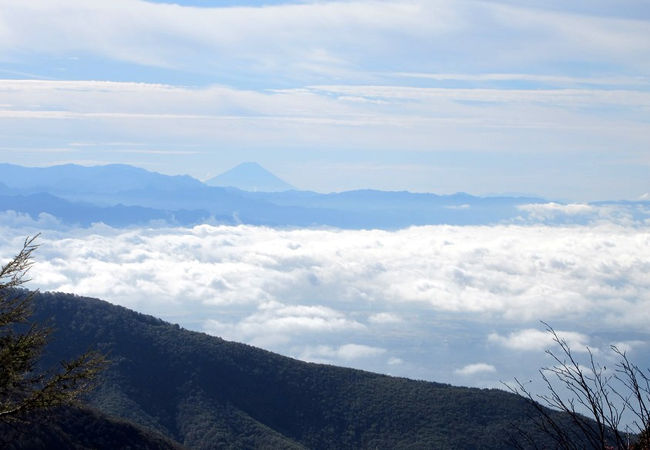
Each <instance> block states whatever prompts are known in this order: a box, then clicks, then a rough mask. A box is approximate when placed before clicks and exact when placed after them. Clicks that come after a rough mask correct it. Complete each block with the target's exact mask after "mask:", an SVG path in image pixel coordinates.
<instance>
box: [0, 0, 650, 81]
mask: <svg viewBox="0 0 650 450" xmlns="http://www.w3.org/2000/svg"><path fill="white" fill-rule="evenodd" d="M541 5H543V3H540V4H539V5H534V6H533V7H522V6H512V5H506V4H499V3H497V2H473V1H464V0H453V1H451V0H436V1H428V2H422V1H406V2H402V1H351V2H310V3H299V4H284V5H267V6H264V7H255V8H252V7H228V8H192V7H180V6H178V5H172V4H154V3H148V2H144V1H138V0H115V1H112V2H110V3H105V2H99V1H88V2H83V3H79V2H78V1H75V0H59V1H57V2H56V3H52V2H48V1H46V0H39V1H31V2H13V1H11V0H4V1H2V2H0V6H1V8H0V11H2V13H1V14H0V38H1V40H0V42H1V43H2V44H0V45H2V46H3V47H4V49H5V51H21V52H35V53H48V52H51V53H55V54H64V55H77V54H79V53H82V54H83V53H91V54H94V55H99V56H104V57H109V58H113V59H116V60H120V61H128V62H134V63H138V64H147V65H157V66H163V67H175V68H179V67H181V68H183V67H187V66H191V65H193V64H196V62H197V60H201V61H203V63H204V65H207V67H206V68H204V70H215V69H220V68H228V67H229V66H230V67H233V66H242V65H243V66H244V68H245V69H248V70H255V71H275V72H284V73H285V74H286V73H289V72H290V71H291V70H294V71H297V72H298V76H297V77H298V78H299V77H300V76H301V75H304V74H305V73H312V74H314V73H318V72H321V73H329V74H339V75H340V74H341V73H346V72H353V71H354V69H355V68H356V67H358V66H359V65H362V66H363V65H368V66H370V63H371V62H372V61H374V62H375V65H377V64H378V62H379V63H380V64H381V65H384V66H388V67H390V68H391V69H393V70H396V69H398V68H400V64H399V63H402V64H403V62H404V58H403V57H401V58H400V55H404V54H407V55H412V54H413V53H415V54H416V55H415V56H424V55H431V54H437V55H440V56H446V55H453V54H456V55H458V59H459V60H460V61H461V62H462V65H464V66H470V67H471V66H472V65H480V64H481V63H482V64H483V65H485V64H486V63H488V62H489V63H490V64H491V65H497V66H504V65H505V66H512V65H513V64H514V63H520V62H527V61H530V60H531V59H532V58H535V60H536V61H540V60H541V61H544V62H546V61H558V60H559V61H564V60H577V61H585V60H586V61H593V60H597V61H598V60H601V61H608V62H610V63H611V62H615V63H617V64H619V65H620V64H624V65H626V66H627V67H630V68H647V65H646V62H645V60H644V56H647V54H648V51H649V50H650V44H648V42H647V39H646V36H647V35H648V32H649V29H650V26H649V25H648V22H647V21H643V20H630V19H621V18H606V17H593V16H589V15H588V14H576V13H573V12H571V13H567V12H563V11H561V8H557V9H556V10H555V11H552V10H546V11H544V10H543V9H541V8H540V6H541ZM535 6H537V7H535ZM523 24H525V25H523ZM494 30H500V33H494ZM143 35H146V36H147V37H148V38H147V39H142V38H141V36H143ZM503 35H506V36H507V37H508V46H505V45H504V43H503V41H502V36H503ZM479 38H480V39H481V46H480V48H476V46H475V45H472V42H474V40H476V39H479ZM351 41H354V42H355V45H354V46H350V45H347V44H349V42H351ZM414 42H417V43H419V45H418V46H415V45H413V43H414ZM388 43H390V44H391V45H386V44H388ZM380 49H381V50H380ZM385 49H388V50H385ZM506 50H507V51H506ZM479 51H480V52H482V53H478V52H479ZM486 53H487V54H490V56H491V58H489V61H486V60H485V58H479V57H478V56H480V55H481V54H486ZM380 54H381V55H384V58H383V60H379V58H378V57H379V55H380ZM207 55H209V57H206V56H207ZM472 56H474V57H472ZM429 59H431V60H433V61H435V60H436V58H429ZM415 60H417V59H415ZM425 61H426V60H425ZM423 66H424V67H427V64H424V63H422V62H421V63H420V64H414V68H415V69H418V68H421V67H423Z"/></svg>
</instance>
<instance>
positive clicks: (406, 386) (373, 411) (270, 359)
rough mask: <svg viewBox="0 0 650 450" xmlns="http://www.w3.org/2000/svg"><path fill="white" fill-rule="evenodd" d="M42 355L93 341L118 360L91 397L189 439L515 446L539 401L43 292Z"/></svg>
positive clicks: (192, 444) (230, 443) (272, 444)
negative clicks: (283, 350) (303, 356)
mask: <svg viewBox="0 0 650 450" xmlns="http://www.w3.org/2000/svg"><path fill="white" fill-rule="evenodd" d="M35 304H36V314H35V319H36V320H39V321H42V320H49V321H50V323H51V324H52V325H53V326H54V327H55V328H56V329H57V331H56V332H55V334H54V335H53V339H52V343H51V344H50V345H49V346H48V354H47V355H46V361H44V363H45V364H48V365H49V364H52V363H53V362H55V361H58V360H60V359H63V358H66V357H69V355H74V354H78V353H80V352H82V351H85V350H86V349H88V348H89V347H92V348H96V349H98V350H100V351H102V352H105V353H107V354H108V356H109V359H110V360H111V365H110V367H109V369H108V370H107V372H106V373H105V375H104V379H103V380H102V384H101V386H100V388H99V389H98V390H97V391H95V392H94V393H93V394H92V396H91V399H90V401H91V404H92V405H94V406H95V407H97V408H98V409H100V410H101V411H103V412H105V413H108V414H111V415H114V416H117V417H121V418H124V419H126V420H130V421H133V422H135V423H138V424H140V425H143V426H146V427H150V428H152V429H155V430H157V431H159V432H162V433H163V434H165V435H166V436H168V437H171V438H173V439H175V440H177V441H178V442H180V443H182V444H183V445H185V446H187V447H189V448H315V449H328V448H331V449H340V448H386V449H388V448H467V449H470V448H477V445H478V446H479V447H480V448H486V449H488V448H495V449H496V448H510V446H509V445H508V436H509V435H511V434H512V433H513V432H514V428H513V423H517V424H518V425H519V426H521V427H523V428H532V427H531V426H530V422H529V421H528V419H527V417H528V415H529V414H532V410H531V407H530V405H528V404H527V403H526V401H525V400H524V399H522V398H520V397H517V396H515V395H512V394H509V393H506V392H503V391H500V390H481V389H470V388H460V387H453V386H449V385H444V384H437V383H430V382H424V381H413V380H408V379H404V378H395V377H389V376H384V375H379V374H374V373H369V372H363V371H359V370H353V369H346V368H340V367H333V366H327V365H320V364H311V363H305V362H301V361H297V360H294V359H291V358H287V357H283V356H280V355H277V354H274V353H271V352H267V351H264V350H261V349H257V348H254V347H250V346H247V345H243V344H238V343H233V342H228V341H225V340H222V339H219V338H216V337H212V336H208V335H205V334H202V333H196V332H190V331H187V330H184V329H181V328H179V327H178V326H176V325H171V324H168V323H165V322H163V321H161V320H159V319H156V318H154V317H151V316H146V315H142V314H139V313H136V312H133V311H130V310H128V309H125V308H122V307H118V306H114V305H111V304H109V303H107V302H103V301H100V300H95V299H88V298H82V297H77V296H73V295H68V294H60V293H44V294H38V295H37V296H36V298H35Z"/></svg>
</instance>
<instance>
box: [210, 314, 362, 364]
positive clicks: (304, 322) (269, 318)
mask: <svg viewBox="0 0 650 450" xmlns="http://www.w3.org/2000/svg"><path fill="white" fill-rule="evenodd" d="M363 328H364V326H363V325H362V324H360V323H359V322H356V321H354V320H351V319H348V318H346V317H345V315H344V314H343V313H341V312H339V311H335V310H334V309H332V308H329V307H326V306H320V305H319V306H306V305H285V304H282V303H279V302H277V301H269V302H266V303H262V304H260V305H259V306H258V308H257V311H255V312H254V313H253V314H250V315H248V316H246V317H244V318H243V319H242V320H240V321H239V322H236V323H224V322H220V321H219V320H216V319H209V320H207V321H205V323H204V325H203V329H204V330H205V331H206V332H208V333H210V334H214V335H218V336H221V337H224V338H226V339H231V340H236V341H245V342H250V343H251V344H254V345H260V346H269V345H273V344H278V343H285V342H289V341H290V340H291V338H293V337H301V338H304V336H306V335H309V334H310V333H336V332H343V331H354V330H360V329H363ZM348 351H353V349H348ZM342 354H343V353H342Z"/></svg>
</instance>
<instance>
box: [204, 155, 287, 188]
mask: <svg viewBox="0 0 650 450" xmlns="http://www.w3.org/2000/svg"><path fill="white" fill-rule="evenodd" d="M205 184H207V185H208V186H223V187H226V186H228V187H235V188H237V189H241V190H243V191H253V192H280V191H289V190H292V189H295V188H294V187H293V186H291V185H290V184H289V183H286V182H285V181H283V180H281V179H280V178H278V177H276V176H275V175H273V174H272V173H271V172H269V171H268V170H266V169H265V168H264V167H262V166H260V165H259V164H257V163H255V162H245V163H241V164H239V165H238V166H236V167H233V168H232V169H230V170H228V171H226V172H224V173H222V174H221V175H217V176H216V177H214V178H210V179H209V180H207V181H206V182H205Z"/></svg>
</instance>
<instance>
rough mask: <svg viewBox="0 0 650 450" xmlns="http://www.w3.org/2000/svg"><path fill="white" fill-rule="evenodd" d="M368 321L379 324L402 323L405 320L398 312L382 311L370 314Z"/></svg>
mask: <svg viewBox="0 0 650 450" xmlns="http://www.w3.org/2000/svg"><path fill="white" fill-rule="evenodd" d="M368 321H369V322H372V323H377V324H395V323H402V322H403V321H404V320H403V319H402V318H401V317H400V316H398V315H397V314H393V313H388V312H380V313H375V314H372V315H370V317H368Z"/></svg>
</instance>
